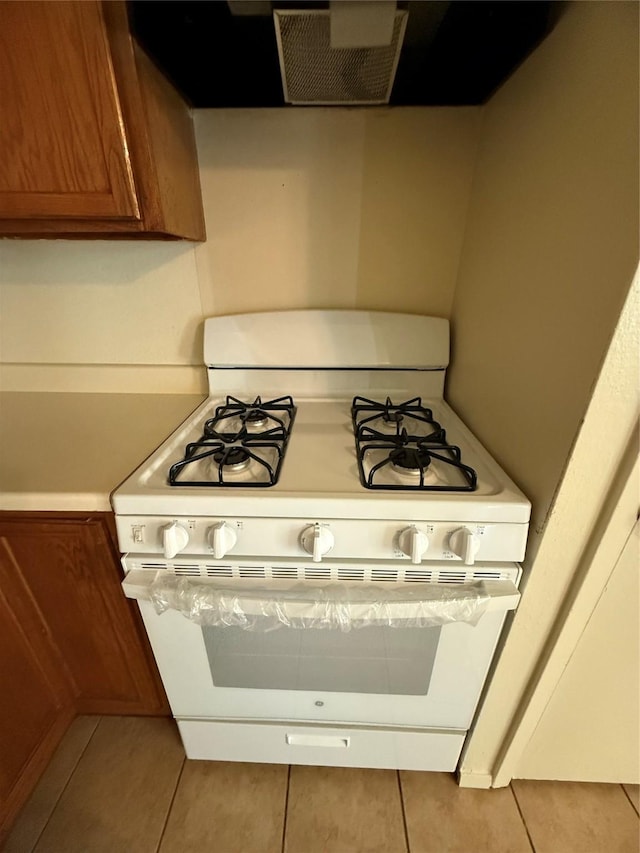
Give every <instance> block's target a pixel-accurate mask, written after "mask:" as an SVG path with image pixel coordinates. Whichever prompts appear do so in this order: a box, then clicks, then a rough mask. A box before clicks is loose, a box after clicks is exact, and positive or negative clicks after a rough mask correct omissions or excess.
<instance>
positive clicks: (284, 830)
mask: <svg viewBox="0 0 640 853" xmlns="http://www.w3.org/2000/svg"><path fill="white" fill-rule="evenodd" d="M290 784H291V765H289V767H288V769H287V787H286V790H285V794H284V815H283V816H282V845H281V847H280V850H281V853H285V850H284V845H285V842H286V838H287V815H288V813H289V785H290Z"/></svg>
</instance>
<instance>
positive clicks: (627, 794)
mask: <svg viewBox="0 0 640 853" xmlns="http://www.w3.org/2000/svg"><path fill="white" fill-rule="evenodd" d="M620 787H621V788H622V792H623V794H624V795H625V797H626V798H627V799H628V800H629V802H630V803H631V808H632V809H633V810H634V812H635V813H636V814H637V815H638V817H639V818H640V812H638V809H637V808H636V804H635V803H634V802H633V800H632V799H631V797H630V796H629V793H628V791H627V789H626V788H625V787H624V785H623V784H622V782H620Z"/></svg>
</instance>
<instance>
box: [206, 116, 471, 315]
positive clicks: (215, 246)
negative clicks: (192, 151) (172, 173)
mask: <svg viewBox="0 0 640 853" xmlns="http://www.w3.org/2000/svg"><path fill="white" fill-rule="evenodd" d="M479 130H480V110H479V109H476V108H473V107H470V108H448V109H425V108H417V109H400V110H388V109H380V110H378V109H375V110H354V109H351V110H336V109H314V110H305V109H292V110H261V111H256V110H201V111H200V112H199V113H198V114H197V139H198V156H199V160H200V170H201V177H202V186H203V192H204V198H205V215H206V220H207V231H208V233H209V239H208V241H207V243H206V244H205V245H204V246H202V247H201V248H200V249H199V250H198V253H197V254H198V264H199V270H200V275H201V284H202V289H203V301H204V304H205V309H206V310H207V312H209V313H216V314H227V313H235V312H240V311H266V310H269V309H278V308H281V309H286V308H340V307H344V308H355V307H358V308H377V309H387V310H396V311H408V312H414V313H431V314H435V315H437V316H441V317H448V315H449V311H450V308H451V301H452V299H453V291H454V287H455V277H456V272H457V266H458V259H459V255H460V248H461V245H462V238H463V233H464V222H465V216H466V210H467V206H468V201H469V193H470V190H471V180H472V174H473V164H474V161H475V154H476V148H477V141H478V135H479Z"/></svg>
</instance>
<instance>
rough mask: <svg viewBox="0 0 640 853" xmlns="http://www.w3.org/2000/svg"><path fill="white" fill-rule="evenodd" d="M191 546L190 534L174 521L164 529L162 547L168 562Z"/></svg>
mask: <svg viewBox="0 0 640 853" xmlns="http://www.w3.org/2000/svg"><path fill="white" fill-rule="evenodd" d="M188 544H189V533H188V532H187V530H185V528H184V527H183V526H182V525H181V524H178V522H177V521H172V522H171V524H167V525H165V527H163V528H162V546H163V548H164V556H165V559H166V560H173V558H174V557H175V555H176V554H179V553H180V551H183V550H184V549H185V548H186V547H187V545H188Z"/></svg>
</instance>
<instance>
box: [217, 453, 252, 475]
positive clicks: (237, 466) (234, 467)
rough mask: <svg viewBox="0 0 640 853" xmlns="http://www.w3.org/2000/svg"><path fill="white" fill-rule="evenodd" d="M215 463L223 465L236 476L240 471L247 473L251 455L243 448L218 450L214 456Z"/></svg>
mask: <svg viewBox="0 0 640 853" xmlns="http://www.w3.org/2000/svg"><path fill="white" fill-rule="evenodd" d="M212 459H213V461H214V462H215V463H216V464H218V465H222V466H223V467H224V468H225V469H226V470H229V471H233V473H234V474H238V473H240V471H246V469H247V468H248V467H249V465H250V464H251V455H250V454H249V453H247V451H246V450H244V449H243V448H242V447H232V448H231V449H230V450H217V451H216V452H215V453H214V454H213V456H212Z"/></svg>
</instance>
